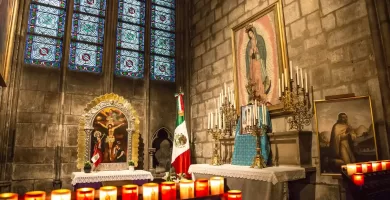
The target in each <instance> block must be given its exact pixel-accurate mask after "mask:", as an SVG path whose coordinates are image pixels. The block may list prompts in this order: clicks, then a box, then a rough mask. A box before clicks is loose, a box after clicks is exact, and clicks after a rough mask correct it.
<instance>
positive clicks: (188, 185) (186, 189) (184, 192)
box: [180, 180, 194, 199]
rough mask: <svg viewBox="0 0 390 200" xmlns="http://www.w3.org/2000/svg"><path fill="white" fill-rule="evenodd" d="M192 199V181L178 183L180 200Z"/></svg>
mask: <svg viewBox="0 0 390 200" xmlns="http://www.w3.org/2000/svg"><path fill="white" fill-rule="evenodd" d="M190 198H194V181H193V180H182V181H180V199H190Z"/></svg>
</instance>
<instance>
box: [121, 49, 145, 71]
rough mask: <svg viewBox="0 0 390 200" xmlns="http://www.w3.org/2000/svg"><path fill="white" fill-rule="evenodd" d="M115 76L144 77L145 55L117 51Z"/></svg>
mask: <svg viewBox="0 0 390 200" xmlns="http://www.w3.org/2000/svg"><path fill="white" fill-rule="evenodd" d="M115 75H118V76H128V77H133V78H143V77H144V55H143V54H142V53H139V52H135V51H126V50H119V49H118V50H116V65H115Z"/></svg>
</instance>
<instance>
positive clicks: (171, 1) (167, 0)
mask: <svg viewBox="0 0 390 200" xmlns="http://www.w3.org/2000/svg"><path fill="white" fill-rule="evenodd" d="M152 3H155V4H157V5H160V6H166V7H170V8H175V0H152Z"/></svg>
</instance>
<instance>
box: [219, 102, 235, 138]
mask: <svg viewBox="0 0 390 200" xmlns="http://www.w3.org/2000/svg"><path fill="white" fill-rule="evenodd" d="M231 101H234V99H233V100H231ZM220 110H221V113H222V117H223V120H222V122H223V123H224V127H223V133H224V136H225V137H232V136H233V131H235V129H234V127H235V126H237V118H238V117H237V110H236V108H235V107H234V104H233V103H231V102H230V101H229V99H228V98H227V97H225V98H224V102H223V103H222V105H221V107H220Z"/></svg>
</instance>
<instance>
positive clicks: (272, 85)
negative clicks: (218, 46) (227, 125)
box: [231, 1, 290, 115]
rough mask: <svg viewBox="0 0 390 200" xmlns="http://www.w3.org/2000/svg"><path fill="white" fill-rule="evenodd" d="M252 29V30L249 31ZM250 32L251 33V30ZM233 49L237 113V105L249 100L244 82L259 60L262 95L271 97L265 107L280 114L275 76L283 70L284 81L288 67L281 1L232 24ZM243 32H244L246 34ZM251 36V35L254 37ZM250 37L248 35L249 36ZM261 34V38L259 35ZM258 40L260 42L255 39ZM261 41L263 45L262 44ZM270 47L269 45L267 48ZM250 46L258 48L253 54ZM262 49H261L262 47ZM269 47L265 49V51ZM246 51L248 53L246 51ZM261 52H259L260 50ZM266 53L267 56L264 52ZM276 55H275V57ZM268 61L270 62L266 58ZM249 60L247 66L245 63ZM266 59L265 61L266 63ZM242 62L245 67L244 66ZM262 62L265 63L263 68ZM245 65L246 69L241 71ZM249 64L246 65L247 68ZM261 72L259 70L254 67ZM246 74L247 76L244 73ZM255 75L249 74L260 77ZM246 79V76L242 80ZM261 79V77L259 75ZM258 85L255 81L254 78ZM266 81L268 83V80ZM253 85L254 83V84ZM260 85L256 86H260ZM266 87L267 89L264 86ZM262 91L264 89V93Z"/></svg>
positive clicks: (256, 77) (238, 110)
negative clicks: (263, 76) (236, 23)
mask: <svg viewBox="0 0 390 200" xmlns="http://www.w3.org/2000/svg"><path fill="white" fill-rule="evenodd" d="M251 30H252V31H251ZM250 32H252V35H251V33H250ZM231 34H232V52H233V66H234V70H233V71H234V87H235V92H236V94H235V101H236V105H237V113H239V114H240V107H241V106H243V105H247V104H248V103H249V100H245V99H248V96H249V95H248V93H247V90H246V87H245V85H247V83H249V78H248V76H249V75H250V76H251V77H252V75H251V74H260V73H252V69H253V70H256V62H258V63H260V67H259V68H260V69H259V70H265V71H263V72H265V73H262V74H267V75H266V76H265V80H268V81H263V82H266V83H265V84H263V88H262V89H263V91H266V93H267V94H266V95H265V96H263V97H265V98H267V100H269V99H268V98H270V100H271V101H269V104H268V109H269V110H270V114H271V115H277V114H282V113H283V111H282V109H283V105H282V104H281V102H280V100H279V96H278V79H279V78H281V77H282V73H285V83H289V81H287V77H289V73H290V72H289V68H288V67H287V59H288V56H287V47H286V40H285V29H284V22H283V11H282V5H281V3H280V1H277V2H275V3H273V4H271V5H270V6H268V7H267V8H265V9H264V10H262V11H260V12H259V13H257V14H255V15H253V16H252V17H250V18H248V19H247V20H245V21H243V22H242V23H240V24H238V25H237V26H235V27H233V28H232V31H231ZM245 34H246V35H245ZM253 36H254V37H253ZM249 38H251V39H249ZM253 38H255V40H256V42H254V44H256V46H255V45H253V46H255V48H252V45H250V44H249V43H250V41H253V40H252V39H253ZM261 38H263V39H261ZM258 41H261V42H258ZM261 44H263V46H262V45H261ZM268 47H270V48H268ZM251 49H261V50H260V51H255V50H253V51H252V52H257V53H252V57H250V56H249V54H250V52H251ZM263 49H265V52H266V53H264V50H263ZM267 50H268V52H267ZM248 52H249V53H248ZM259 52H260V53H259ZM267 53H268V56H267ZM255 54H256V59H257V60H260V61H252V60H250V61H248V60H249V58H251V59H254V58H253V57H254V56H253V55H255ZM275 57H276V59H274V58H275ZM259 58H260V59H259ZM268 61H269V62H268ZM248 63H250V64H249V65H250V67H248ZM267 63H268V64H267ZM244 65H245V67H244ZM261 66H266V67H264V68H262V67H261ZM244 68H245V71H246V73H245V72H244ZM248 68H249V69H248ZM256 72H260V71H256ZM244 74H246V77H245V75H244ZM260 76H262V75H261V74H260V75H258V76H256V75H255V76H253V77H252V78H254V79H257V80H260V79H259V77H260ZM267 77H268V79H267ZM244 79H245V80H244ZM261 80H263V79H261ZM256 83H257V85H261V84H258V81H256ZM267 83H269V84H267ZM257 85H256V87H257ZM260 87H261V86H259V88H260ZM266 88H267V89H266ZM264 94H265V93H264Z"/></svg>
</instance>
